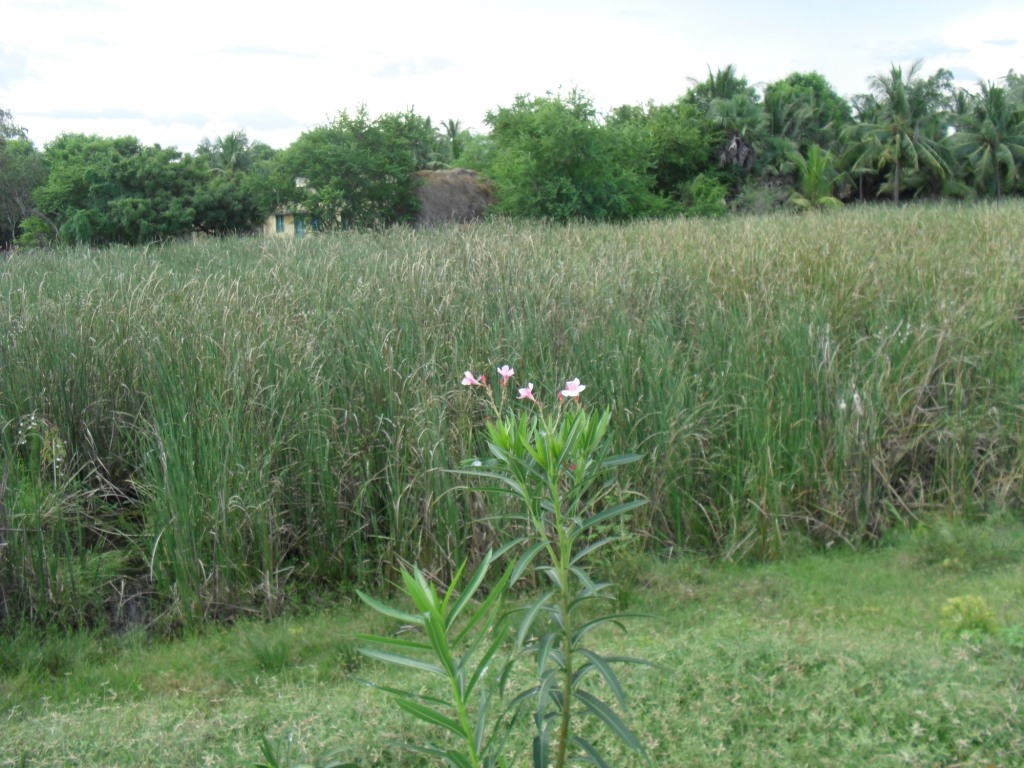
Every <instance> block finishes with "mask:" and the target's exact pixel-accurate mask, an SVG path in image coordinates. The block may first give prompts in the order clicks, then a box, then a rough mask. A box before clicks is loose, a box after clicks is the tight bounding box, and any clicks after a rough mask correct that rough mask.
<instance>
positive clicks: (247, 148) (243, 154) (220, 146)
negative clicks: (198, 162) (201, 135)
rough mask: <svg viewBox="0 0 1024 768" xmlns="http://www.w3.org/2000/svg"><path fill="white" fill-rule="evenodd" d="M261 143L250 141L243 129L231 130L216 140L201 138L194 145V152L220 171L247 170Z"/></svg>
mask: <svg viewBox="0 0 1024 768" xmlns="http://www.w3.org/2000/svg"><path fill="white" fill-rule="evenodd" d="M260 146H261V144H260V143H259V142H258V141H255V142H250V141H249V137H248V136H246V135H245V131H232V132H231V133H229V134H227V135H226V136H220V137H218V138H217V140H216V141H210V140H209V139H203V140H202V141H201V142H199V146H198V147H196V154H197V155H199V156H201V157H205V158H206V159H207V161H208V162H209V164H210V168H212V169H214V170H219V171H222V172H231V171H243V172H244V171H247V170H249V166H250V165H252V161H253V159H254V156H255V154H256V152H255V151H254V150H258V148H259V147H260Z"/></svg>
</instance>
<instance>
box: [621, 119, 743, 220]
mask: <svg viewBox="0 0 1024 768" xmlns="http://www.w3.org/2000/svg"><path fill="white" fill-rule="evenodd" d="M607 124H608V125H609V126H626V125H632V126H634V128H635V129H637V130H640V131H645V132H646V133H647V134H648V135H647V138H646V141H648V142H649V143H650V151H651V164H650V169H649V171H648V173H651V174H653V175H654V187H653V189H654V191H655V192H656V193H657V194H658V195H661V196H662V197H665V198H667V199H670V200H672V201H680V200H682V199H684V198H688V196H689V185H690V184H691V182H693V180H694V179H695V178H696V177H697V176H699V175H701V174H708V175H709V176H713V175H714V173H715V168H716V163H717V158H716V149H717V148H718V147H719V146H720V145H721V144H722V143H723V139H724V136H723V134H722V131H721V129H720V128H719V127H717V126H715V125H714V124H713V123H712V122H711V121H710V120H709V119H708V118H707V117H706V116H705V115H702V114H700V113H699V112H698V111H697V108H696V107H695V106H694V105H693V104H690V103H687V102H685V101H684V100H683V99H679V100H677V101H676V102H674V103H672V104H663V105H657V104H654V103H648V104H647V105H646V106H640V105H637V106H633V105H624V106H621V107H617V108H616V109H614V110H613V111H612V113H611V115H610V116H609V117H608V120H607Z"/></svg>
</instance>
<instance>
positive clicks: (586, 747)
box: [570, 736, 610, 768]
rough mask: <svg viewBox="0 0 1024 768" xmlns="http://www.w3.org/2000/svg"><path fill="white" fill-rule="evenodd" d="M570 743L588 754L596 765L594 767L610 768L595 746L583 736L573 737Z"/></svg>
mask: <svg viewBox="0 0 1024 768" xmlns="http://www.w3.org/2000/svg"><path fill="white" fill-rule="evenodd" d="M570 741H571V742H572V743H573V744H575V745H576V746H577V747H579V748H580V749H582V750H583V751H584V752H586V753H587V756H588V757H589V758H590V761H591V762H592V763H594V765H596V766H598V768H610V766H609V765H608V763H606V762H605V761H604V758H603V757H601V755H600V754H599V753H598V751H597V749H595V747H594V745H593V744H591V743H590V742H589V741H587V740H586V739H584V738H583V737H582V736H573V737H572V738H571V739H570Z"/></svg>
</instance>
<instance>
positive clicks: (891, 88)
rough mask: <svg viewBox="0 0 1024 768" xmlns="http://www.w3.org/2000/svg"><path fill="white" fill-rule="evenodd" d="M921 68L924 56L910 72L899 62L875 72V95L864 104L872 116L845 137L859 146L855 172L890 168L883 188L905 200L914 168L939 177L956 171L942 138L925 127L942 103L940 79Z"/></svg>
mask: <svg viewBox="0 0 1024 768" xmlns="http://www.w3.org/2000/svg"><path fill="white" fill-rule="evenodd" d="M920 69H921V60H920V59H918V60H917V61H915V62H914V63H913V64H912V65H911V67H910V69H909V70H908V71H907V73H906V76H904V74H903V70H902V69H901V68H900V67H897V66H895V65H893V66H892V68H891V69H890V71H889V73H888V74H885V75H875V76H874V77H872V78H871V79H870V81H869V83H870V86H871V91H872V94H871V98H870V99H865V100H863V103H862V106H863V108H864V111H865V115H868V116H870V117H869V119H868V121H865V122H860V123H856V124H854V125H852V126H850V127H849V128H848V129H847V130H846V131H845V132H844V138H845V140H847V141H851V142H852V143H853V144H854V146H855V149H854V154H855V157H854V160H853V167H852V169H851V171H852V172H853V173H855V174H856V173H863V172H865V171H868V170H872V169H874V170H876V171H877V172H879V173H883V172H888V173H889V178H888V182H887V184H886V185H885V186H883V189H885V188H889V189H891V190H892V199H893V202H896V203H899V201H900V192H901V191H902V189H903V186H904V183H905V178H904V177H905V176H906V174H907V172H908V171H917V172H919V171H922V170H923V169H925V168H928V169H931V170H932V171H933V172H934V173H935V174H936V175H937V176H938V177H939V178H946V177H948V176H949V175H950V168H949V164H948V163H947V162H946V159H945V153H944V151H943V148H942V146H941V144H940V142H939V140H937V139H936V138H934V137H933V136H931V135H928V134H929V133H930V132H929V131H926V130H925V127H926V126H924V123H925V121H928V120H931V119H932V118H934V114H935V109H936V107H937V106H938V104H937V103H938V101H939V93H938V90H937V87H938V86H937V82H938V80H937V79H933V80H921V79H920V78H919V77H918V73H919V71H920ZM942 74H943V73H942V72H940V73H939V75H942ZM937 77H938V76H937ZM880 191H881V190H880Z"/></svg>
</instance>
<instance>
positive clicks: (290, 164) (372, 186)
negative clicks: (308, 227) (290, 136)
mask: <svg viewBox="0 0 1024 768" xmlns="http://www.w3.org/2000/svg"><path fill="white" fill-rule="evenodd" d="M437 142H438V137H437V135H436V133H435V131H434V128H433V126H432V125H431V124H430V120H429V119H425V118H422V117H419V116H418V115H416V114H414V113H413V112H411V111H410V112H405V113H401V114H386V115H382V116H380V117H378V118H376V119H371V118H370V116H369V114H368V113H367V111H366V109H365V107H361V108H360V109H359V110H358V111H357V112H356V113H355V115H351V116H350V115H349V114H348V113H347V112H341V113H340V114H339V115H338V116H337V117H336V118H335V119H334V121H332V122H331V123H328V124H326V125H323V126H319V127H317V128H314V129H313V130H310V131H306V132H305V133H303V134H302V135H301V136H300V137H299V138H298V139H297V140H296V141H295V143H293V144H292V145H291V146H290V147H289V148H288V149H287V150H286V151H285V154H284V158H283V164H284V165H283V167H284V169H285V171H286V172H287V173H288V174H289V175H290V176H291V177H292V178H303V179H306V180H307V181H306V184H305V186H304V187H295V188H293V198H294V201H295V202H298V203H301V204H302V205H303V206H304V207H305V209H306V211H307V212H308V215H309V217H310V218H311V219H313V220H316V221H318V222H319V223H320V226H323V227H368V228H369V227H381V226H388V225H391V224H396V223H400V222H405V221H410V220H412V219H414V218H415V216H416V212H417V210H418V206H419V200H418V198H417V196H416V189H415V181H414V178H413V173H414V172H415V171H418V170H421V169H423V168H426V167H428V166H429V164H430V163H431V162H432V161H433V158H435V157H436V153H437Z"/></svg>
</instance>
